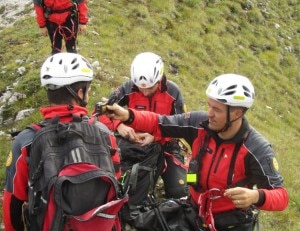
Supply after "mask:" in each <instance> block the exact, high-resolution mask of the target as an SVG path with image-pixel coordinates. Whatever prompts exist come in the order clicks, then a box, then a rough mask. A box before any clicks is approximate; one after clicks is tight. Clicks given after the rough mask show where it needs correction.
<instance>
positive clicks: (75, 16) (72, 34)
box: [33, 0, 88, 54]
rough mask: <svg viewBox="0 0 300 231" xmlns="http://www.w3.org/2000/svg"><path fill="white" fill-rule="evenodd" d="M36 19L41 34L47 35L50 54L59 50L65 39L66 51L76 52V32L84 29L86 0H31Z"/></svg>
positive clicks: (86, 20) (86, 8) (86, 10)
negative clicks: (50, 48) (49, 42)
mask: <svg viewBox="0 0 300 231" xmlns="http://www.w3.org/2000/svg"><path fill="white" fill-rule="evenodd" d="M33 3H34V9H35V12H36V21H37V23H38V25H39V27H40V32H41V34H42V35H43V36H49V37H50V41H51V47H52V54H56V53H58V52H61V50H62V41H63V40H64V41H65V45H66V50H67V52H71V53H77V50H76V39H77V33H78V32H79V33H80V32H83V31H84V30H85V29H86V24H87V22H88V17H87V13H88V7H87V1H86V0H61V1H57V0H33Z"/></svg>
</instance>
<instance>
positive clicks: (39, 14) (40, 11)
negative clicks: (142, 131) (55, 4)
mask: <svg viewBox="0 0 300 231" xmlns="http://www.w3.org/2000/svg"><path fill="white" fill-rule="evenodd" d="M34 10H35V14H36V22H37V23H38V25H39V27H41V28H42V27H45V26H46V18H45V16H44V8H43V7H42V6H41V5H38V4H34Z"/></svg>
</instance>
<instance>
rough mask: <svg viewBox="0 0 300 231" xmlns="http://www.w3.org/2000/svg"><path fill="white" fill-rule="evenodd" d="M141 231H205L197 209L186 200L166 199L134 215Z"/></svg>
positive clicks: (136, 226)
mask: <svg viewBox="0 0 300 231" xmlns="http://www.w3.org/2000/svg"><path fill="white" fill-rule="evenodd" d="M132 218H133V222H132V223H133V226H134V227H135V228H136V229H137V230H139V231H204V230H205V228H204V226H203V222H202V220H201V219H200V218H199V216H198V211H197V208H196V207H194V206H193V205H192V204H191V203H190V202H189V200H187V199H186V198H182V199H166V200H163V201H161V202H157V203H153V204H152V205H148V206H145V207H144V208H141V209H140V210H137V211H135V213H134V214H132Z"/></svg>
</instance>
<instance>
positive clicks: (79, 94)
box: [77, 88, 83, 99]
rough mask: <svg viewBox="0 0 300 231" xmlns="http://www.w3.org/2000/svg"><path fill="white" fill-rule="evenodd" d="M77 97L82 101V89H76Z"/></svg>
mask: <svg viewBox="0 0 300 231" xmlns="http://www.w3.org/2000/svg"><path fill="white" fill-rule="evenodd" d="M77 95H78V96H79V98H80V99H83V90H82V88H79V89H78V91H77Z"/></svg>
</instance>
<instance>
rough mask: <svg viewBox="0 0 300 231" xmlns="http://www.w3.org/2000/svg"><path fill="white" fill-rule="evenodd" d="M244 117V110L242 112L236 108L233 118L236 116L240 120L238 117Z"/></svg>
mask: <svg viewBox="0 0 300 231" xmlns="http://www.w3.org/2000/svg"><path fill="white" fill-rule="evenodd" d="M243 115H244V110H243V108H237V109H236V110H235V116H236V118H240V117H242V116H243Z"/></svg>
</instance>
